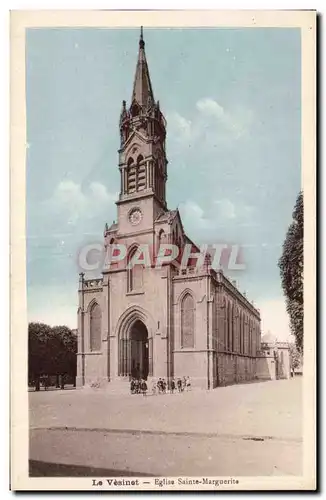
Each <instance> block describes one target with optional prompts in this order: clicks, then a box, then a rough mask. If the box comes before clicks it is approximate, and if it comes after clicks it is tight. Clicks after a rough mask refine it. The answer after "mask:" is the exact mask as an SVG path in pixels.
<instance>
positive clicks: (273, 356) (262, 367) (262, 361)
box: [257, 338, 291, 380]
mask: <svg viewBox="0 0 326 500" xmlns="http://www.w3.org/2000/svg"><path fill="white" fill-rule="evenodd" d="M290 377H291V361H290V347H289V343H288V342H277V341H276V340H275V341H273V340H266V341H264V338H263V341H262V342H261V350H260V352H258V358H257V378H259V379H261V380H279V379H287V378H290Z"/></svg>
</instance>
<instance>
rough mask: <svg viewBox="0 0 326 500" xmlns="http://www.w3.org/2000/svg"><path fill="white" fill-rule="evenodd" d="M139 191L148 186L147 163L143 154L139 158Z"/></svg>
mask: <svg viewBox="0 0 326 500" xmlns="http://www.w3.org/2000/svg"><path fill="white" fill-rule="evenodd" d="M136 176H137V191H143V189H145V188H146V165H145V162H144V157H143V155H139V156H138V158H137V172H136Z"/></svg>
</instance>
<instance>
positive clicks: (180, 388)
mask: <svg viewBox="0 0 326 500" xmlns="http://www.w3.org/2000/svg"><path fill="white" fill-rule="evenodd" d="M177 386H178V392H181V391H182V382H181V378H180V377H179V378H178V380H177Z"/></svg>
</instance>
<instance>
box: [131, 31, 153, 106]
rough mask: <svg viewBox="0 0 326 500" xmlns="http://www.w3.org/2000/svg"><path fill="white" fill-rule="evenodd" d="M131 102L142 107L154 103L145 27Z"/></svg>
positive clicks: (140, 44)
mask: <svg viewBox="0 0 326 500" xmlns="http://www.w3.org/2000/svg"><path fill="white" fill-rule="evenodd" d="M131 102H132V103H133V102H137V104H138V105H139V106H142V107H143V106H148V105H149V104H153V103H154V94H153V89H152V84H151V79H150V76H149V71H148V66H147V61H146V54H145V42H144V37H143V27H141V28H140V39H139V52H138V60H137V66H136V73H135V79H134V87H133V92H132V98H131Z"/></svg>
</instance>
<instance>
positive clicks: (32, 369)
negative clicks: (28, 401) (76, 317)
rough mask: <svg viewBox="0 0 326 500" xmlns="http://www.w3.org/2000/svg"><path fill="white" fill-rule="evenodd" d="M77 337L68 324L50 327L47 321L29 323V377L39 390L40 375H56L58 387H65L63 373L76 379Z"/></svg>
mask: <svg viewBox="0 0 326 500" xmlns="http://www.w3.org/2000/svg"><path fill="white" fill-rule="evenodd" d="M76 353H77V337H76V335H75V334H74V333H73V331H72V330H70V328H68V327H67V326H55V327H53V328H51V327H50V326H49V325H45V324H44V323H30V324H29V325H28V379H29V383H31V382H32V381H33V383H34V384H35V388H36V390H37V391H38V390H39V389H40V378H41V376H43V375H44V376H46V377H47V376H49V375H55V376H56V377H57V383H56V385H57V387H60V383H59V379H60V376H61V388H62V389H63V388H64V376H65V375H69V376H70V377H72V378H73V379H74V380H75V377H76V368H77V356H76Z"/></svg>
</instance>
